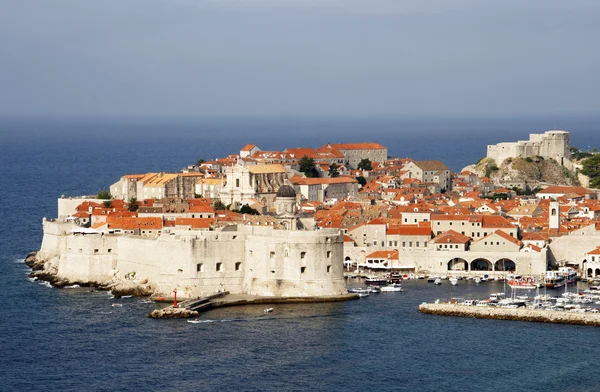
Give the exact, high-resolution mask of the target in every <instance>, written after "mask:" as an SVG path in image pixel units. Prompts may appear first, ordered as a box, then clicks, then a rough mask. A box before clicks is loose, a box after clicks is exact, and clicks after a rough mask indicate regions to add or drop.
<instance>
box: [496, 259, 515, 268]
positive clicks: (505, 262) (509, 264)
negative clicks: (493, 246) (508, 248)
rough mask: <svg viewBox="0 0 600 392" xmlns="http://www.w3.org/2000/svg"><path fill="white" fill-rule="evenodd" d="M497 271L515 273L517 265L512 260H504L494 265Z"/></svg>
mask: <svg viewBox="0 0 600 392" xmlns="http://www.w3.org/2000/svg"><path fill="white" fill-rule="evenodd" d="M494 269H495V270H496V271H514V270H516V269H517V263H515V262H514V261H513V260H511V259H507V258H502V259H500V260H498V261H496V263H495V264H494Z"/></svg>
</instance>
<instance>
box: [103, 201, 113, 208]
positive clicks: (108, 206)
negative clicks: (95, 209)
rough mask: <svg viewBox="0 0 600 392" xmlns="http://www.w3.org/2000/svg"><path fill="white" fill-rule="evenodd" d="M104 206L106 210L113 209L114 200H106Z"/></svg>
mask: <svg viewBox="0 0 600 392" xmlns="http://www.w3.org/2000/svg"><path fill="white" fill-rule="evenodd" d="M102 204H104V207H105V208H111V207H112V199H111V200H104V202H103V203H102Z"/></svg>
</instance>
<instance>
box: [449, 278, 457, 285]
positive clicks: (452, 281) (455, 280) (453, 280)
mask: <svg viewBox="0 0 600 392" xmlns="http://www.w3.org/2000/svg"><path fill="white" fill-rule="evenodd" d="M450 284H452V286H456V285H458V279H457V278H454V277H452V278H450Z"/></svg>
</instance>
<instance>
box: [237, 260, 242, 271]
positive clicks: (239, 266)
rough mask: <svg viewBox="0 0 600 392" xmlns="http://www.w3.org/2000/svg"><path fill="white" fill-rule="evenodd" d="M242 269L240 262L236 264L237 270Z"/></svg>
mask: <svg viewBox="0 0 600 392" xmlns="http://www.w3.org/2000/svg"><path fill="white" fill-rule="evenodd" d="M240 269H242V263H241V262H239V261H238V262H237V263H235V270H236V271H239V270H240Z"/></svg>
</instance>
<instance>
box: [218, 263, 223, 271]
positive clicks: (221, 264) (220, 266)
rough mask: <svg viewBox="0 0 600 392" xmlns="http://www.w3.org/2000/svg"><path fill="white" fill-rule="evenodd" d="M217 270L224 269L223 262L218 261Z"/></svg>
mask: <svg viewBox="0 0 600 392" xmlns="http://www.w3.org/2000/svg"><path fill="white" fill-rule="evenodd" d="M216 268H217V272H219V271H222V270H223V263H217V266H216Z"/></svg>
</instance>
